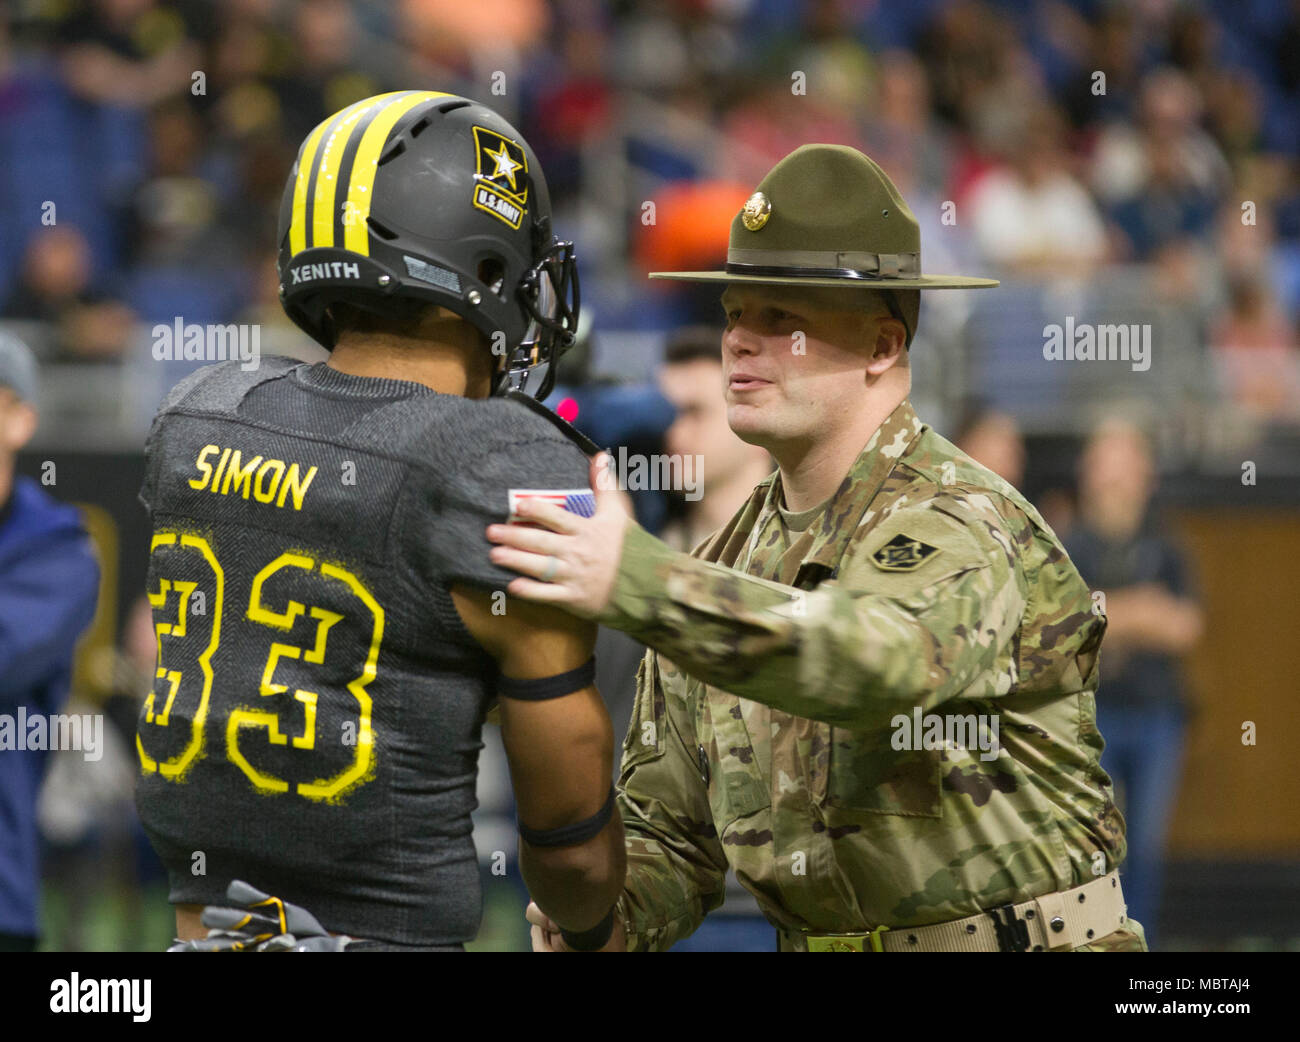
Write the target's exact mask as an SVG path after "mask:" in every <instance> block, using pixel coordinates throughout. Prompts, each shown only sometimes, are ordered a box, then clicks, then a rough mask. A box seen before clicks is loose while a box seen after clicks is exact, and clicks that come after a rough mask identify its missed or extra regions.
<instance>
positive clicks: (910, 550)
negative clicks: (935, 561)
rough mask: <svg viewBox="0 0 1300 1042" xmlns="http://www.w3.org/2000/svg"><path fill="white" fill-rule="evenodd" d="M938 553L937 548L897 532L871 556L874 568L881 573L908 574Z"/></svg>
mask: <svg viewBox="0 0 1300 1042" xmlns="http://www.w3.org/2000/svg"><path fill="white" fill-rule="evenodd" d="M938 552H939V548H938V547H937V546H931V545H930V544H929V543H923V542H921V540H919V539H913V538H912V537H911V536H909V535H906V534H904V533H902V532H899V533H898V535H896V536H894V538H893V539H891V540H890V541H889V542H887V543H885V544H884V545H883V546H881V548H880V549H879V550H877V551H876V552H875V553H874V554H872V555H871V559H872V560H873V561H875V562H876V567H877V568H879V569H880V570H881V571H883V572H910V571H913V570H914V569H916V568H920V567H921V565H923V564H924V563H925V562H926V561H928V560H929V559H930V558H931V557H933V556H934V555H935V554H937V553H938Z"/></svg>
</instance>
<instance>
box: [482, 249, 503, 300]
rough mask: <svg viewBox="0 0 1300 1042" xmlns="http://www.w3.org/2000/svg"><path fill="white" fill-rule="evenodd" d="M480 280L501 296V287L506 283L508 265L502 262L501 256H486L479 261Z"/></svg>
mask: <svg viewBox="0 0 1300 1042" xmlns="http://www.w3.org/2000/svg"><path fill="white" fill-rule="evenodd" d="M478 280H479V282H481V283H483V285H485V286H487V287H488V288H489V289H491V290H492V292H493V293H495V294H496V295H497V296H500V295H501V287H503V286H504V285H505V283H506V266H505V264H504V263H502V261H501V258H500V257H485V258H483V260H481V261H479V262H478Z"/></svg>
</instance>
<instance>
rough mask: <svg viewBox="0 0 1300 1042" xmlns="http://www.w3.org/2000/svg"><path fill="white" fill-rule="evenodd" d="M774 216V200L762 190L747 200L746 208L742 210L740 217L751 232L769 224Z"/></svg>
mask: <svg viewBox="0 0 1300 1042" xmlns="http://www.w3.org/2000/svg"><path fill="white" fill-rule="evenodd" d="M771 216H772V201H771V200H770V199H768V197H767V196H765V195H764V194H763V193H762V192H755V193H754V194H753V195H751V196H750V197H749V198H748V199H747V200H746V201H745V208H744V209H743V210H741V211H740V219H741V221H743V222H744V224H745V227H746V228H748V229H749V230H750V231H751V232H756V231H758V229H760V228H761V227H763V225H765V224H767V219H768V218H769V217H771Z"/></svg>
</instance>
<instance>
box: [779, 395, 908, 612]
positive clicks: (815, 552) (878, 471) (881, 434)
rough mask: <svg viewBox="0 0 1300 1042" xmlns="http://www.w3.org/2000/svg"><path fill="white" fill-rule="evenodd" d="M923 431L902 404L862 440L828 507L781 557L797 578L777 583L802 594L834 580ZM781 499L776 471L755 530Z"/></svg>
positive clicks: (904, 404) (905, 405)
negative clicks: (867, 515) (884, 486)
mask: <svg viewBox="0 0 1300 1042" xmlns="http://www.w3.org/2000/svg"><path fill="white" fill-rule="evenodd" d="M924 430H925V424H923V423H922V422H921V420H920V419H919V418H918V417H917V415H916V411H915V410H914V409H913V408H912V403H911V402H909V401H908V400H907V399H904V400H903V401H902V402H901V403H900V404H899V405H898V407H897V408H896V409H895V410H894V411H893V412H891V413H890V414H889V415H888V416H887V417H885V421H884V422H883V423H882V424H881V425H880V426H879V427H877V428H876V431H875V433H874V434H872V435H871V437H870V438H869V439H867V444H866V445H865V446H863V449H862V451H861V452H860V453H859V454H858V458H857V459H856V460H854V462H853V466H852V467H850V468H849V472H848V474H847V475H845V478H844V480H843V481H842V482H841V483H840V486H839V488H837V489H836V490H835V494H834V495H832V496H831V498H830V499H829V500H828V501H827V503H826V509H825V510H824V511H822V514H821V516H820V517H818V518H817V519H815V520H814V521H813V523H812V524H811V525H809V526H808V527H807V528H806V529H805V530H804V531H803V532H801V533H798V535H797V536H796V537H795V539H794V542H793V543H792V544H791V547H790V551H789V552H788V553H787V554H786V555H784V556H785V559H786V560H788V561H799V562H800V563H799V567H798V572H797V574H796V575H795V576H793V577H789V578H787V577H781V579H780V581H784V582H790V583H792V584H793V585H795V586H799V587H802V588H805V589H807V588H808V587H810V586H815V585H816V584H817V583H819V582H821V581H822V580H823V579H825V578H827V577H828V576H832V575H834V573H835V571H836V569H838V568H839V563H840V558H841V557H843V556H844V551H845V550H846V549H847V548H848V545H849V541H850V540H851V539H852V538H853V533H854V532H856V531H857V528H858V525H859V523H860V522H861V521H862V516H863V515H864V514H865V513H866V512H867V507H868V506H870V504H871V501H872V499H874V498H875V495H876V493H877V492H878V491H879V490H880V486H881V485H882V484H884V481H885V479H886V478H887V477H888V476H889V473H890V471H892V470H893V469H894V464H895V463H897V462H898V461H899V460H900V459H902V458H903V457H904V456H906V455H907V453H908V452H909V451H910V450H911V447H912V445H913V444H914V443H915V442H916V439H917V438H919V437H920V436H921V433H922V431H924ZM782 494H783V493H782V489H781V475H780V472H779V471H778V472H777V474H776V475H775V476H774V477H773V478H772V479H771V483H770V484H769V485H768V488H767V496H766V498H765V500H764V502H763V506H762V509H761V510H760V512H759V518H758V527H762V526H764V525H766V524H767V521H768V519H769V517H770V515H771V514H775V513H776V511H777V506H778V504H780V502H781V497H782Z"/></svg>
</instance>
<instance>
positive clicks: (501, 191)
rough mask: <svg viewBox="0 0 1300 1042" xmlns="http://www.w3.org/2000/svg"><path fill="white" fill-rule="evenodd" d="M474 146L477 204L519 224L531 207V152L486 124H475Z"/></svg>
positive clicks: (493, 214) (514, 224) (475, 201)
mask: <svg viewBox="0 0 1300 1042" xmlns="http://www.w3.org/2000/svg"><path fill="white" fill-rule="evenodd" d="M474 148H475V151H476V153H477V160H478V165H477V167H476V168H475V176H474V205H475V206H476V207H478V208H479V209H480V210H486V211H487V212H488V213H490V214H491V215H492V216H493V217H497V218H500V219H501V220H503V221H505V222H506V224H508V225H510V227H511V228H518V227H519V225H520V222H522V221H523V218H524V213H525V212H526V211H527V208H528V177H527V175H528V156H527V155H525V154H524V150H523V149H522V148H521V147H520V146H519V143H518V142H517V141H511V140H510V139H509V138H508V137H502V136H501V135H500V134H498V133H497V132H496V131H495V130H488V129H487V128H486V127H475V128H474Z"/></svg>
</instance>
